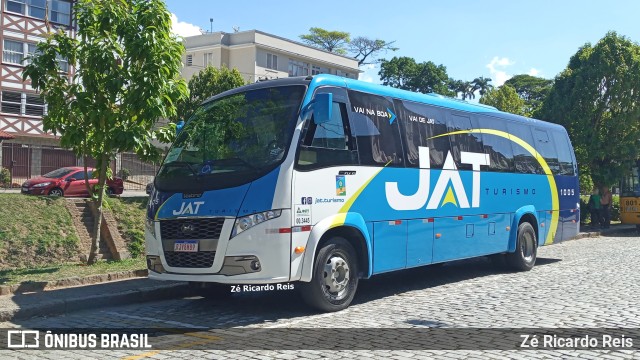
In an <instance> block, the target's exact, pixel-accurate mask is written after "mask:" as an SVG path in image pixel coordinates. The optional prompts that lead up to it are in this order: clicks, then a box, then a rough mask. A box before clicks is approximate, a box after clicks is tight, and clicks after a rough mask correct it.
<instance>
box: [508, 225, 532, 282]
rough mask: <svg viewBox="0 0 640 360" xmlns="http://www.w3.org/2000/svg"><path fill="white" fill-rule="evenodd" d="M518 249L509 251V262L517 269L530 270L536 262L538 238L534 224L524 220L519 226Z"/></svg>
mask: <svg viewBox="0 0 640 360" xmlns="http://www.w3.org/2000/svg"><path fill="white" fill-rule="evenodd" d="M516 236H517V241H516V251H514V252H512V253H507V254H506V255H507V256H506V257H507V263H508V264H509V266H510V267H511V268H513V269H515V270H519V271H529V270H531V269H532V268H533V265H535V263H536V257H537V255H538V239H537V238H536V232H535V230H534V229H533V226H532V225H531V224H529V223H528V222H523V223H521V224H520V225H519V226H518V234H517V235H516Z"/></svg>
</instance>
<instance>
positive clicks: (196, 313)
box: [0, 232, 640, 359]
mask: <svg viewBox="0 0 640 360" xmlns="http://www.w3.org/2000/svg"><path fill="white" fill-rule="evenodd" d="M639 267H640V237H638V235H637V234H635V232H627V233H624V234H619V236H609V237H600V238H586V239H580V240H573V241H567V242H564V243H562V244H556V245H553V246H547V247H543V248H540V249H539V254H538V262H537V264H536V266H535V267H534V269H533V270H532V271H530V272H509V271H506V270H500V269H496V267H495V266H494V265H493V264H491V263H490V262H489V261H488V260H486V259H473V260H465V261H459V262H455V263H451V264H447V265H445V266H440V267H426V268H420V269H413V270H408V271H402V272H395V273H389V274H384V275H380V276H376V277H374V278H372V279H370V280H367V281H362V282H361V283H360V287H359V289H358V293H357V295H356V298H355V300H354V303H353V304H352V305H351V307H349V308H348V309H347V310H344V311H341V312H338V313H329V314H319V313H316V312H314V311H311V310H309V308H307V307H306V306H305V305H304V303H303V302H302V301H301V299H300V297H299V295H298V294H297V292H296V289H295V284H294V289H293V290H274V291H267V292H241V293H235V294H232V295H231V297H230V298H228V299H206V298H202V297H190V298H178V299H172V300H164V301H157V302H151V303H143V304H135V305H126V306H119V307H106V308H100V309H97V310H87V311H80V312H75V313H71V314H67V315H65V316H53V317H47V318H33V319H29V320H24V321H21V322H15V323H5V324H0V326H2V327H5V328H6V327H24V328H30V329H33V328H42V329H48V328H73V329H78V328H98V327H100V328H129V329H149V328H162V329H168V330H166V331H167V333H166V334H164V335H166V336H165V337H163V338H162V339H163V342H162V344H163V345H160V346H159V345H157V344H154V347H153V348H152V349H139V350H108V351H107V350H68V351H52V350H0V358H7V359H9V358H11V359H15V358H17V359H30V358H38V359H42V358H44V359H76V358H78V359H79V358H118V359H121V358H129V359H143V358H153V359H165V358H167V359H168V358H184V359H191V358H208V359H218V358H220V359H229V358H230V359H235V358H237V359H246V358H251V359H267V358H278V359H293V358H305V359H319V358H336V359H340V358H354V359H356V358H357V359H361V358H393V359H420V358H425V359H426V358H447V359H466V358H477V359H486V358H496V359H503V358H527V359H529V358H587V359H595V358H610V359H631V358H637V359H640V351H639V350H632V349H624V350H621V349H615V350H553V351H552V350H524V351H523V350H508V349H510V348H514V347H515V345H514V342H513V341H512V340H513V339H512V338H513V335H512V334H510V333H514V334H515V333H517V332H518V330H517V329H520V330H521V332H524V333H526V331H533V330H531V329H540V328H568V329H578V328H599V329H607V328H630V331H631V332H632V333H633V331H635V334H638V331H637V330H638V329H639V328H640V300H639V299H640V271H638V268H639ZM430 328H441V329H442V328H443V329H448V330H450V332H448V333H446V334H444V335H446V336H449V337H451V339H450V340H451V343H453V344H455V343H459V344H464V345H463V346H462V348H464V349H463V350H421V349H419V348H421V347H420V346H417V348H414V349H412V350H401V348H402V347H399V346H397V344H398V342H401V341H405V345H406V342H407V341H411V334H422V335H425V334H424V333H420V331H425V330H427V331H428V330H429V329H430ZM464 328H466V329H468V331H466V332H465V331H463V330H464ZM476 328H479V329H502V330H501V331H502V332H500V333H498V338H499V337H502V338H504V339H505V342H503V343H502V344H500V339H497V340H496V338H495V337H494V338H493V340H487V339H485V338H483V336H484V335H483V334H482V330H478V331H480V332H479V333H474V331H476ZM180 329H190V330H189V332H187V333H183V331H181V330H180ZM216 329H234V330H238V331H240V333H238V334H231V333H228V332H225V331H218V330H216ZM327 329H329V330H327ZM331 329H334V330H331ZM337 329H348V331H344V330H337ZM380 329H385V330H380ZM460 329H462V330H460ZM509 329H516V330H509ZM525 329H528V330H525ZM634 329H635V330H634ZM185 331H186V330H185ZM287 331H290V332H291V333H290V334H289V335H291V336H290V337H289V338H286V336H285V335H286V334H287V333H286V332H287ZM305 331H307V332H305ZM314 331H315V332H314ZM169 333H170V334H169ZM167 334H168V335H167ZM349 334H353V335H354V336H355V338H350V335H349ZM474 334H475V335H474ZM307 335H308V336H312V335H313V336H320V337H321V338H322V337H323V336H324V339H321V342H320V343H318V342H313V341H311V342H306V341H305V337H307ZM435 335H438V334H434V336H435ZM439 335H443V334H439ZM517 335H518V336H520V335H522V334H519V333H518V334H517ZM560 335H562V334H560ZM613 335H616V336H617V335H619V334H613ZM407 336H408V337H409V340H407ZM474 336H475V337H476V338H477V339H476V341H477V344H478V347H477V348H474V345H473V344H474V343H473V342H471V343H470V342H469V341H468V339H469V338H473V337H474ZM265 338H268V339H269V340H270V341H280V342H281V343H282V348H286V347H287V346H289V348H290V349H305V350H281V348H278V346H277V343H276V346H274V345H273V344H271V345H270V346H267V348H269V349H270V350H258V349H257V348H259V347H260V346H259V345H258V343H259V342H260V341H265ZM629 338H630V336H629V335H627V340H625V341H628V339H629ZM158 339H160V338H158ZM274 339H275V340H274ZM632 340H633V341H635V342H634V343H633V346H634V347H635V349H640V336H636V337H635V338H632ZM490 341H496V345H495V346H493V348H495V349H502V350H482V351H481V350H477V349H478V348H485V349H486V348H492V345H488V342H490ZM223 343H224V344H231V345H230V347H229V348H233V349H236V350H229V351H223V350H216V349H220V348H223V347H221V344H223ZM394 344H396V345H394ZM440 344H441V345H442V343H440ZM505 344H507V345H505ZM623 344H625V343H624V342H623ZM626 344H627V345H628V344H629V343H628V342H627V343H626ZM430 346H431V347H430ZM433 346H434V345H433V344H431V345H425V346H424V348H427V349H433V348H434V347H433ZM445 347H446V346H445ZM252 348H253V349H252ZM372 348H373V349H374V350H372ZM435 348H438V346H437V345H435Z"/></svg>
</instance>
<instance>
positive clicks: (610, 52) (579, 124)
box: [540, 32, 640, 185]
mask: <svg viewBox="0 0 640 360" xmlns="http://www.w3.org/2000/svg"><path fill="white" fill-rule="evenodd" d="M540 113H541V117H542V118H545V119H548V120H551V121H554V122H558V123H559V124H561V125H563V126H565V127H566V128H567V131H568V132H569V136H570V137H571V141H572V143H573V144H574V147H575V153H576V157H577V160H578V164H579V165H580V170H581V171H585V172H589V173H590V174H591V177H592V178H593V181H594V182H595V183H596V184H598V185H613V184H615V183H616V182H617V181H618V180H619V179H620V177H621V175H622V174H623V173H624V171H625V170H626V169H628V168H629V167H630V166H631V164H633V163H634V162H635V161H636V159H638V158H640V143H639V141H638V139H640V45H638V44H637V43H634V42H632V41H630V40H629V39H627V38H626V37H624V36H619V35H617V34H616V33H615V32H609V33H607V35H606V36H605V37H604V38H602V39H601V40H600V41H598V43H597V44H596V45H595V46H592V45H591V44H589V43H587V44H585V45H584V46H583V47H581V48H580V49H579V50H578V52H577V53H576V54H575V55H573V56H572V57H571V60H570V61H569V65H568V66H567V68H566V69H565V70H564V71H563V72H562V73H561V74H560V75H558V76H557V77H556V80H555V84H554V86H553V88H552V89H551V92H550V94H549V96H548V97H547V99H546V100H545V102H544V104H543V106H542V108H541V111H540Z"/></svg>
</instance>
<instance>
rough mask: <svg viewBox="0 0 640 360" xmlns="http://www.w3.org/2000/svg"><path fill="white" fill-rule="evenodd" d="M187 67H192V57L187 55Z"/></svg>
mask: <svg viewBox="0 0 640 360" xmlns="http://www.w3.org/2000/svg"><path fill="white" fill-rule="evenodd" d="M187 66H193V55H192V54H189V55H187Z"/></svg>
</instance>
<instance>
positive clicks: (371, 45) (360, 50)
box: [300, 27, 398, 66]
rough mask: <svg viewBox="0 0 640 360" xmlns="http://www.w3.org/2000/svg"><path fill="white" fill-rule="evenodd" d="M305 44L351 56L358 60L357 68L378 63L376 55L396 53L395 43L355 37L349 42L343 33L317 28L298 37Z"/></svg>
mask: <svg viewBox="0 0 640 360" xmlns="http://www.w3.org/2000/svg"><path fill="white" fill-rule="evenodd" d="M300 39H302V41H304V42H305V43H306V44H308V45H311V46H314V47H317V48H320V49H322V50H326V51H328V52H332V53H336V54H340V55H347V54H349V55H350V56H353V57H354V58H355V59H357V60H358V66H362V65H367V64H374V63H377V62H379V60H377V57H378V55H380V53H382V52H387V51H396V50H398V48H397V47H395V46H393V44H394V43H395V41H386V40H381V39H371V38H368V37H366V36H357V37H355V38H354V39H353V40H351V35H350V34H349V33H348V32H343V31H329V30H325V29H322V28H318V27H312V28H311V29H309V34H305V35H300Z"/></svg>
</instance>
